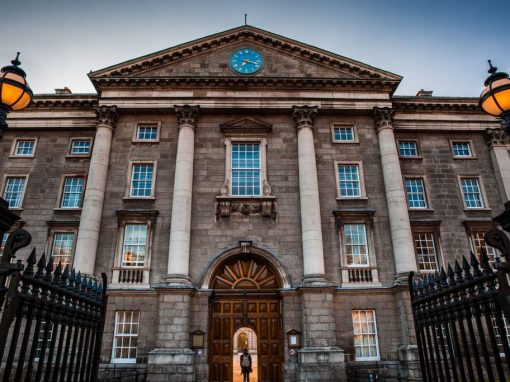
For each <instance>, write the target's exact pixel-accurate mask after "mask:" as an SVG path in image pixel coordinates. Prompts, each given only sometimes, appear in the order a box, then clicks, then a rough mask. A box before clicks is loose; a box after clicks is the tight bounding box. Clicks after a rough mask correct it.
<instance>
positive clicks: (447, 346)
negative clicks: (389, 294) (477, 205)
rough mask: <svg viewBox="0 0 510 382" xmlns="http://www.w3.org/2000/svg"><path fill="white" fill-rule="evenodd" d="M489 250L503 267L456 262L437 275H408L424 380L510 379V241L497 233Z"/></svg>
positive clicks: (485, 259)
mask: <svg viewBox="0 0 510 382" xmlns="http://www.w3.org/2000/svg"><path fill="white" fill-rule="evenodd" d="M485 241H486V243H487V244H488V245H490V246H493V247H496V248H497V249H499V251H500V253H501V255H502V257H503V258H504V260H505V262H501V259H500V258H499V257H496V258H495V265H494V268H493V267H492V266H491V263H490V262H489V258H488V256H487V253H486V252H485V250H483V249H482V251H481V255H480V260H478V259H477V258H476V256H475V255H473V254H471V255H470V259H469V260H468V259H466V258H463V259H462V261H461V262H458V261H456V262H455V264H454V266H453V267H452V266H450V265H448V266H447V269H446V271H445V270H444V269H441V272H440V273H436V274H434V275H431V274H429V275H421V276H420V277H418V278H415V277H414V275H413V274H412V273H411V275H410V276H409V287H410V292H411V301H412V307H413V314H414V322H415V329H416V339H417V344H418V349H419V353H420V363H421V365H420V366H421V370H422V376H423V380H424V381H467V380H469V381H498V380H499V381H506V380H509V378H510V347H509V338H510V326H509V324H510V321H509V320H508V319H509V318H510V305H509V303H508V298H509V297H510V293H509V292H510V285H509V278H508V276H509V274H510V263H508V262H506V261H508V256H509V255H510V241H509V240H508V238H507V236H506V235H505V233H503V232H502V231H500V230H497V229H493V230H491V231H489V232H487V233H486V234H485Z"/></svg>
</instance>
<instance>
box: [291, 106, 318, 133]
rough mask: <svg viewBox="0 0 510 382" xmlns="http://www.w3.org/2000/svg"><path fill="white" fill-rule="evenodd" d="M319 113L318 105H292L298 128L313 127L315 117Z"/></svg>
mask: <svg viewBox="0 0 510 382" xmlns="http://www.w3.org/2000/svg"><path fill="white" fill-rule="evenodd" d="M317 113H318V109H317V106H308V105H303V106H296V105H294V106H292V117H293V118H294V121H296V128H297V129H300V128H302V127H310V128H311V127H313V119H314V118H315V116H316V115H317Z"/></svg>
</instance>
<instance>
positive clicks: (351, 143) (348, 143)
mask: <svg viewBox="0 0 510 382" xmlns="http://www.w3.org/2000/svg"><path fill="white" fill-rule="evenodd" d="M331 143H334V144H337V143H338V144H341V145H353V144H354V145H357V144H359V141H358V140H355V141H332V142H331Z"/></svg>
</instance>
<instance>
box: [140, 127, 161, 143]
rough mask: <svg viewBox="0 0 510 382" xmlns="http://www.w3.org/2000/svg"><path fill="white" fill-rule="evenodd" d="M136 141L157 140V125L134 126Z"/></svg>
mask: <svg viewBox="0 0 510 382" xmlns="http://www.w3.org/2000/svg"><path fill="white" fill-rule="evenodd" d="M136 140H137V141H145V142H150V141H157V140H158V126H151V125H140V126H137V128H136Z"/></svg>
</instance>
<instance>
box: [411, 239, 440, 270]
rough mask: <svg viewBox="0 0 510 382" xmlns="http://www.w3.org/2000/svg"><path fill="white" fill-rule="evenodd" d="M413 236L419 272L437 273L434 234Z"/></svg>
mask: <svg viewBox="0 0 510 382" xmlns="http://www.w3.org/2000/svg"><path fill="white" fill-rule="evenodd" d="M413 236H414V243H415V249H416V256H417V258H418V268H419V270H420V271H422V272H435V271H437V270H438V264H437V248H436V241H435V238H434V233H432V232H416V233H414V235H413Z"/></svg>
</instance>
